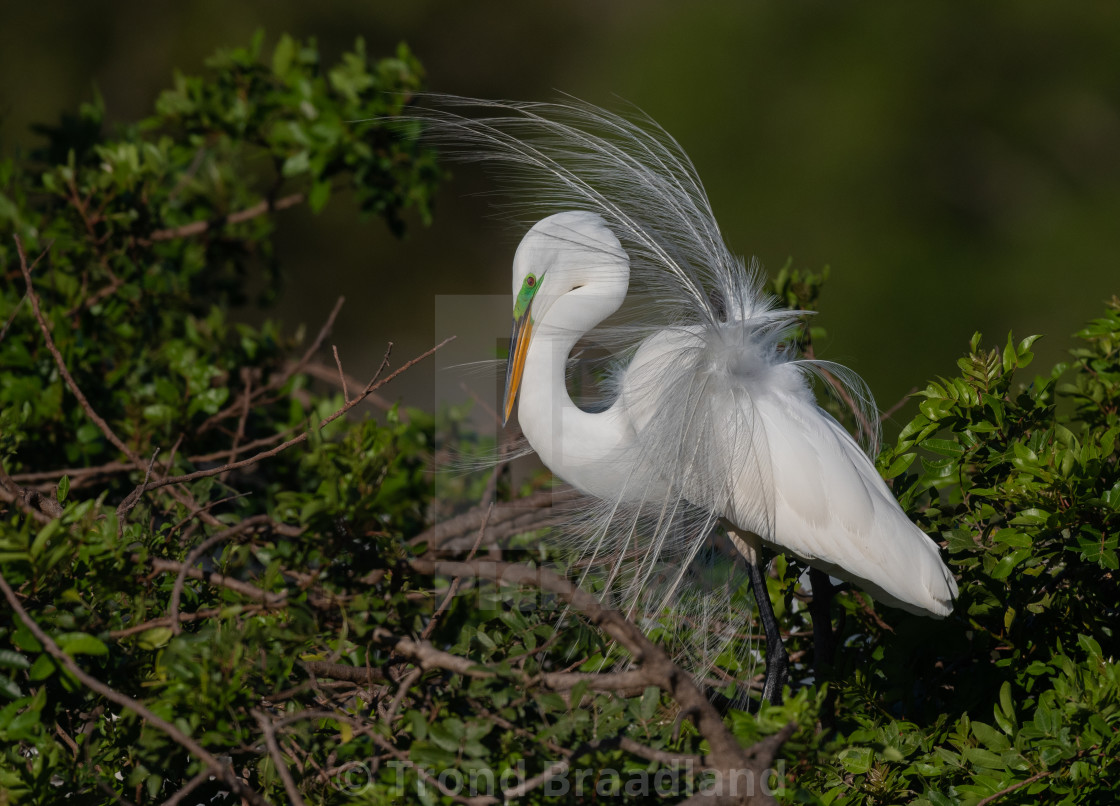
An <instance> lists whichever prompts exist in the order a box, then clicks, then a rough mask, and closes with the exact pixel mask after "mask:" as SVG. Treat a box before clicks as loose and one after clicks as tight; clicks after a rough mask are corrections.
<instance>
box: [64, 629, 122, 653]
mask: <svg viewBox="0 0 1120 806" xmlns="http://www.w3.org/2000/svg"><path fill="white" fill-rule="evenodd" d="M55 643H57V644H58V646H59V649H61V650H62V651H63V652H65V653H66V654H67V655H108V654H109V647H107V646H105V644H104V643H102V641H101V640H100V639H99V638H96V637H94V636H92V635H89V634H88V633H83V632H72V633H65V634H63V635H60V636H58V637H56V638H55Z"/></svg>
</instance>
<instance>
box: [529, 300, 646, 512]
mask: <svg viewBox="0 0 1120 806" xmlns="http://www.w3.org/2000/svg"><path fill="white" fill-rule="evenodd" d="M611 292H615V293H611ZM625 294H626V287H625V284H623V286H622V289H621V293H618V292H617V289H608V290H607V293H604V292H603V291H602V290H601V289H596V290H594V291H592V290H591V289H590V287H588V286H584V287H583V288H578V289H576V290H574V291H571V292H569V293H567V294H564V295H563V296H562V297H560V298H559V299H557V300H556V301H555V302H554V303H553V305H552V306H551V307H550V308H549V310H548V312H547V314H546V316H545V317H544V318H543V319H542V321H541V322H539V323H538V324H537V325H536V327H535V329H534V331H533V340H532V342H531V343H530V344H529V352H528V354H527V355H526V357H525V371H524V376H523V378H522V383H521V400H520V402H519V405H518V410H517V412H518V419H519V421H520V423H521V430H522V431H523V432H524V434H525V437H526V439H528V440H529V444H530V445H532V446H533V449H534V450H535V451H536V452H537V454H538V455H539V456H540V458H541V461H542V462H544V464H545V465H546V466H547V467H548V468H549V469H550V470H552V471H553V472H554V473H555V474H556V475H558V476H560V477H561V478H563V479H564V480H565V481H567V482H568V483H569V484H571V485H572V486H574V487H576V488H578V489H582V490H584V491H588V490H594V491H595V494H596V495H598V496H599V497H604V492H605V491H607V490H610V489H613V488H614V487H616V486H620V485H622V484H624V483H625V478H619V476H620V475H622V473H621V471H620V469H619V468H618V467H617V465H616V462H615V457H616V456H618V454H619V453H620V451H621V449H623V448H624V447H625V445H626V442H627V439H628V436H629V428H628V426H627V421H626V419H625V417H624V416H622V414H621V411H620V407H619V406H618V405H612V406H611V407H610V408H609V409H607V410H606V411H603V412H597V413H594V414H593V413H590V412H586V411H583V410H582V409H580V408H579V407H578V406H576V404H575V403H573V402H572V399H571V396H570V395H569V394H568V387H567V382H566V374H567V365H568V356H569V355H570V354H571V352H572V348H573V347H575V345H576V342H577V341H579V339H580V337H582V336H583V334H584V333H586V332H587V331H588V330H590V329H591V328H592V327H594V326H595V325H597V324H598V323H599V322H601V321H602V320H603V319H605V318H606V317H607V316H609V315H610V314H612V313H614V311H616V310H618V307H619V306H620V305H621V304H622V299H623V298H624V297H625ZM559 322H563V323H565V324H554V323H559Z"/></svg>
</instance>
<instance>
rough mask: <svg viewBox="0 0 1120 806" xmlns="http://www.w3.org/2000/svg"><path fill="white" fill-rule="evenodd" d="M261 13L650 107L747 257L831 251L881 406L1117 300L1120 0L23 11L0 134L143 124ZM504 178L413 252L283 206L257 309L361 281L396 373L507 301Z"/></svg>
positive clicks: (378, 46) (325, 40)
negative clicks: (476, 311)
mask: <svg viewBox="0 0 1120 806" xmlns="http://www.w3.org/2000/svg"><path fill="white" fill-rule="evenodd" d="M261 27H263V28H264V29H265V30H266V33H267V39H266V53H269V52H271V47H272V45H273V44H274V43H275V41H276V40H277V38H278V37H279V36H280V34H282V33H285V32H286V33H290V34H292V35H293V36H296V37H310V36H313V37H315V38H316V39H317V40H318V43H319V46H320V48H321V51H322V54H323V61H324V63H325V64H330V63H332V62H333V61H334V60H335V59H337V57H338V55H339V54H341V53H342V52H343V51H344V50H347V49H349V48H351V47H352V46H353V42H354V39H355V38H356V37H358V36H361V37H364V38H365V39H366V42H367V44H368V46H369V51H370V53H371V55H373V56H375V57H377V56H382V55H389V54H390V53H391V52H392V50H393V49H394V48H395V47H396V45H397V43H398V42H401V41H403V42H406V43H408V45H409V46H410V47H411V48H412V50H413V51H414V52H415V53H416V54H417V56H418V57H419V58H420V60H421V62H422V63H423V64H424V65H425V67H426V68H427V72H428V86H429V88H430V89H432V90H435V91H439V92H451V93H460V94H467V95H476V96H481V97H496V98H513V99H526V100H543V99H548V98H552V97H554V96H555V95H556V94H557V93H558V92H566V93H570V94H572V95H575V96H577V97H579V98H582V99H584V100H586V101H590V102H592V103H596V104H599V105H605V106H614V107H616V108H617V107H618V106H619V105H620V104H621V102H622V101H626V102H630V103H633V104H635V105H637V106H638V107H640V108H642V109H643V110H644V111H646V112H647V113H648V114H650V115H651V116H652V117H654V118H655V119H656V120H658V121H659V122H660V123H661V124H662V125H663V126H664V127H665V128H666V129H667V130H668V131H669V132H670V133H672V134H673V135H674V136H675V137H676V138H677V139H678V140H679V141H680V143H681V144H682V146H683V147H684V149H685V150H686V151H687V153H688V154H690V155H691V157H692V159H693V161H694V162H695V164H696V167H697V169H698V171H699V173H700V176H701V178H702V179H703V180H704V182H705V183H706V186H707V189H708V192H709V194H710V196H711V199H712V203H713V207H714V209H715V211H716V215H717V217H718V219H719V221H720V224H721V226H722V228H723V231H724V234H725V237H726V239H727V240H728V242H729V244H730V246H731V247H732V249H733V250H734V251H735V252H737V253H740V254H743V255H746V256H751V255H754V256H757V257H758V258H759V259H760V260H761V261H762V263H763V264H764V266H765V267H766V268H767V269H769V270H770V271H772V272H776V271H777V269H778V268H780V267H781V266H782V265H783V264H784V263H785V262H786V261H787V259H789V258H792V260H793V264H794V265H795V266H797V267H802V268H810V269H819V268H821V267H822V266H824V265H826V264H828V265H830V266H831V270H832V275H831V279H830V281H829V282H828V284H827V286H826V288H825V291H824V296H823V299H822V301H821V309H822V313H821V315H820V317H819V319H818V323H819V324H820V325H822V326H823V327H825V328H827V330H828V332H829V336H830V339H829V340H828V342H826V343H825V344H823V345H820V346H819V350H818V353H819V354H820V355H822V356H823V357H826V358H830V359H833V360H837V361H841V362H843V363H846V364H848V365H849V366H851V367H852V368H853V369H855V370H856V371H858V372H860V373H861V374H862V375H863V376H864V377H865V378H866V379H867V380H868V382H869V383H870V385H871V388H872V389H873V391H874V392H875V394H876V397H877V399H878V401H879V405H880V407H881V408H884V409H885V408H887V407H889V406H891V405H892V404H893V403H895V402H896V401H897V400H898V399H899V398H900V397H901V396H902V395H904V394H905V393H906V392H907V391H909V390H910V389H911V388H912V387H914V386H919V387H920V386H923V385H924V383H925V381H926V380H927V379H928V378H930V377H932V376H934V375H937V374H950V373H953V372H955V371H956V367H955V359H956V357H957V356H958V355H960V353H961V352H962V351H963V350H964V349H965V348H966V346H967V342H968V339H969V337H970V336H971V334H972V333H973V332H974V331H975V330H982V331H983V332H984V335H985V340H984V341H985V344H986V345H988V346H997V345H1002V344H1003V343H1004V342H1005V340H1006V338H1007V333H1008V331H1009V330H1013V331H1014V333H1015V336H1016V338H1020V337H1023V336H1026V335H1028V334H1032V333H1042V334H1045V335H1046V338H1045V339H1044V340H1043V341H1041V342H1039V343H1038V344H1037V345H1036V348H1035V349H1036V353H1037V354H1038V359H1037V363H1036V365H1035V369H1036V370H1037V371H1039V372H1043V371H1048V370H1049V368H1050V366H1051V365H1053V364H1054V363H1055V362H1056V361H1059V360H1061V359H1062V356H1063V355H1064V354H1065V351H1067V350H1068V349H1069V348H1070V346H1071V345H1072V340H1071V338H1070V335H1071V334H1072V333H1073V332H1074V331H1076V330H1077V329H1078V328H1080V326H1081V325H1082V324H1083V323H1084V322H1085V321H1086V320H1087V319H1089V318H1091V317H1094V316H1096V315H1098V313H1099V312H1100V311H1101V310H1102V305H1103V302H1104V301H1105V300H1107V299H1108V298H1110V297H1111V296H1112V295H1113V294H1116V293H1120V260H1118V251H1120V4H1117V3H1095V4H1088V3H1087V4H1019V3H1014V2H1010V0H1004V1H1003V2H993V3H985V4H965V3H945V4H923V5H921V6H918V5H913V4H837V3H833V2H823V1H822V0H806V1H805V2H798V3H786V2H753V3H745V2H715V1H714V0H709V1H705V0H700V1H698V2H690V3H675V2H668V1H664V2H658V1H655V0H640V1H639V0H617V1H616V2H610V3H607V2H602V0H563V2H557V1H556V0H544V1H542V2H534V3H531V4H529V3H523V4H515V3H499V2H493V1H484V2H472V3H464V2H454V1H453V0H426V1H425V0H400V1H399V2H391V3H390V2H367V3H354V2H344V1H343V0H317V2H315V3H307V2H303V1H301V0H268V1H267V2H264V0H259V1H258V2H240V3H230V2H219V1H218V0H212V1H211V2H179V3H173V4H172V3H159V2H155V3H153V2H151V1H150V0H144V2H139V1H130V2H124V1H117V2H106V1H104V0H85V1H84V2H82V3H72V2H56V1H55V0H44V1H42V2H35V3H28V2H20V3H16V2H10V1H9V2H4V3H3V6H2V7H0V145H2V147H3V150H4V152H5V153H8V154H10V153H12V151H13V149H19V148H26V147H28V146H30V145H32V144H34V143H35V136H34V134H33V133H32V132H31V131H30V129H29V126H30V125H31V124H32V123H35V122H54V121H56V120H57V118H58V116H59V114H60V113H61V112H63V111H72V110H75V109H76V108H77V106H78V105H79V104H80V103H81V102H82V101H86V100H89V99H91V98H92V97H93V94H94V91H95V88H96V89H97V91H100V93H101V94H102V95H103V97H104V99H105V104H106V107H107V110H108V115H109V118H110V120H129V119H136V118H139V117H142V116H144V115H146V114H148V113H149V112H150V110H151V108H152V104H153V101H154V99H155V97H156V95H157V93H158V92H159V91H160V90H161V89H163V88H165V87H167V86H169V84H170V82H171V79H172V73H173V70H174V69H175V68H179V69H181V70H182V71H184V72H187V73H195V74H197V73H200V72H202V62H203V60H204V59H205V58H206V57H207V56H208V55H209V54H210V53H212V52H213V51H214V50H215V49H216V48H218V47H221V46H233V45H245V44H248V42H249V40H250V37H251V36H252V34H253V32H254V30H256V29H257V28H261ZM490 188H492V184H491V183H490V182H489V181H488V180H487V179H486V178H485V177H484V176H481V175H479V174H478V172H477V171H475V170H473V169H471V168H469V167H463V166H457V167H455V168H454V179H453V180H452V181H450V182H449V183H447V184H446V186H445V187H444V189H443V192H442V194H441V196H440V198H439V200H438V206H437V208H436V211H435V221H434V223H433V225H432V226H431V227H430V228H424V227H422V226H421V225H420V224H419V223H418V222H414V223H413V225H412V226H411V227H410V229H409V233H408V236H407V238H406V239H405V240H404V241H396V240H395V239H393V238H392V237H391V236H390V235H389V234H388V232H387V231H386V229H385V226H384V225H383V224H382V223H381V222H379V221H364V220H360V219H359V218H358V216H357V214H356V213H355V212H354V211H353V209H352V208H351V207H349V206H348V205H347V204H346V201H345V199H343V198H339V197H337V196H336V197H335V198H334V199H332V201H331V203H330V205H328V207H327V209H326V210H325V211H324V213H323V214H321V215H319V216H313V215H312V214H311V213H310V212H309V211H308V210H306V209H293V210H290V211H285V212H283V213H280V214H279V216H280V220H281V227H280V230H279V243H278V249H277V253H278V254H279V255H281V256H282V260H283V265H284V267H285V268H286V270H287V285H286V290H285V292H284V294H283V296H282V298H281V301H280V302H279V303H278V304H277V306H276V307H275V308H274V309H272V310H270V311H268V312H266V314H267V315H269V316H273V317H276V318H279V319H281V320H282V321H283V322H284V323H285V325H286V327H287V328H288V330H289V332H291V331H292V330H294V329H295V327H297V326H298V325H300V324H301V323H302V324H305V325H306V326H307V328H308V330H309V331H311V332H312V333H314V332H315V331H317V329H318V327H319V325H320V324H321V323H322V321H323V320H324V319H325V317H326V315H327V313H328V311H329V310H330V308H331V306H332V305H333V303H334V300H335V299H336V298H337V296H338V295H340V294H344V295H345V296H346V297H347V300H348V302H347V305H346V307H345V308H344V309H343V313H342V314H341V317H340V320H339V324H338V326H337V327H336V330H335V335H334V338H333V341H334V342H335V343H337V344H338V346H339V350H340V352H341V354H342V357H343V360H344V362H345V364H346V367H347V370H348V371H349V372H350V373H351V374H353V375H357V376H366V375H368V374H370V373H371V372H372V370H373V369H374V368H375V367H376V366H377V363H378V362H379V360H380V357H381V355H382V353H383V352H384V345H385V342H386V341H389V340H392V341H394V342H395V343H396V346H395V348H394V356H395V360H394V364H396V365H399V364H400V363H402V362H403V361H404V360H405V359H407V358H408V357H411V356H412V355H414V354H416V353H418V352H420V351H422V350H423V349H425V348H426V347H428V346H430V345H431V343H432V339H433V336H434V334H435V332H436V329H437V321H436V320H437V314H436V307H437V302H438V301H437V296H438V295H444V296H446V295H470V294H482V295H495V294H500V295H507V294H508V293H509V272H510V261H511V258H512V254H513V249H514V247H515V246H516V243H517V240H518V239H519V237H520V234H521V233H518V232H512V231H510V229H509V227H507V226H506V225H505V224H503V222H502V221H500V220H498V219H496V218H494V216H493V215H492V211H491V210H489V209H488V206H487V205H488V202H487V201H486V200H485V199H481V198H478V194H479V193H480V192H482V191H485V190H487V189H490ZM481 301H482V300H480V302H481ZM507 307H508V306H507ZM480 310H481V309H480ZM258 315H259V314H254V313H252V312H247V313H246V316H247V317H254V316H258ZM500 316H501V315H500ZM504 316H506V317H508V312H507V313H506V314H504ZM499 318H500V317H499ZM507 329H508V319H501V318H500V321H498V322H497V323H496V330H497V331H501V332H505V331H507ZM478 357H479V358H485V357H488V356H478ZM436 385H437V382H436V381H435V379H434V377H433V373H432V371H431V370H430V369H425V370H423V371H420V372H413V373H410V374H408V375H407V376H406V377H405V378H402V382H401V383H400V385H398V386H395V387H394V388H393V389H391V390H387V392H388V393H389V395H390V396H396V397H403V398H404V399H405V400H406V401H407V402H409V403H411V404H414V405H420V406H425V407H430V406H431V405H432V396H433V390H434V389H435V388H436ZM915 406H916V404H915V403H913V402H911V403H910V404H909V405H908V406H907V407H906V408H904V409H903V410H902V411H901V412H900V413H899V414H898V415H897V417H896V419H899V420H904V419H908V418H909V416H910V415H911V414H912V413H913V412H914V410H915Z"/></svg>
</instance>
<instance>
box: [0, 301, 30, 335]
mask: <svg viewBox="0 0 1120 806" xmlns="http://www.w3.org/2000/svg"><path fill="white" fill-rule="evenodd" d="M26 299H27V294H24V295H23V296H22V297H20V298H19V302H17V303H16V306H15V307H14V308H12V313H11V315H10V316H9V317H8V321H7V322H5V323H4V327H2V328H0V341H3V340H4V337H5V336H7V335H8V329H9V328H10V327H11V326H12V322H14V321H16V314H18V313H19V311H20V308H22V307H23V302H24V300H26Z"/></svg>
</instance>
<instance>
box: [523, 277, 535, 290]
mask: <svg viewBox="0 0 1120 806" xmlns="http://www.w3.org/2000/svg"><path fill="white" fill-rule="evenodd" d="M536 284H537V278H536V277H534V276H533V275H531V274H530V275H529V276H528V277H526V278H525V285H527V286H529V288H532V287H533V286H535V285H536Z"/></svg>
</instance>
